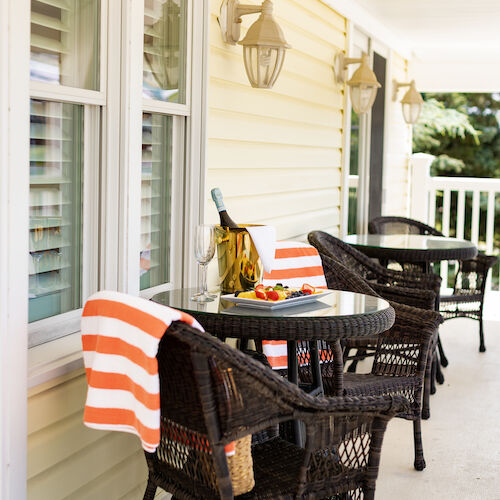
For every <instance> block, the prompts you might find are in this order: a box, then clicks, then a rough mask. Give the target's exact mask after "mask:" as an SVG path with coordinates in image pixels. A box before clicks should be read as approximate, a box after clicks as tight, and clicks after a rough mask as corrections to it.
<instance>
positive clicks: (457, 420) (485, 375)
mask: <svg viewBox="0 0 500 500" xmlns="http://www.w3.org/2000/svg"><path fill="white" fill-rule="evenodd" d="M495 295H496V294H495ZM490 305H491V303H490ZM498 305H500V301H499V302H497V307H498ZM495 317H496V318H497V320H496V321H495V320H494V319H493V318H495ZM488 318H490V319H489V320H488V321H485V341H486V349H487V351H486V352H485V353H479V351H478V346H479V333H478V332H479V323H478V322H477V321H473V320H467V319H454V320H450V321H447V322H446V323H444V324H443V325H442V326H441V329H440V333H441V339H442V341H443V344H444V346H445V350H446V354H447V357H448V360H449V362H450V363H449V365H448V367H447V368H445V369H444V370H443V372H444V375H445V379H446V380H445V383H444V385H442V386H439V385H438V388H437V392H436V394H435V395H433V396H431V418H430V419H429V420H427V421H423V422H422V436H423V445H424V454H425V459H426V462H427V468H426V469H425V470H424V471H423V472H417V471H415V470H414V469H413V427H412V423H411V422H407V421H404V420H402V419H398V418H396V419H393V420H392V421H391V422H390V423H389V426H388V429H387V432H386V434H385V438H384V444H383V447H382V458H381V464H380V473H379V479H378V481H377V490H376V498H377V499H378V500H401V499H405V500H413V499H415V500H416V499H419V500H420V499H423V498H425V499H429V500H434V499H436V500H437V499H439V500H447V499H450V500H451V499H455V498H461V499H463V500H476V499H477V500H484V499H489V500H500V425H499V423H498V422H499V418H500V319H499V318H500V313H499V312H498V311H496V314H495V313H494V311H493V309H489V310H488Z"/></svg>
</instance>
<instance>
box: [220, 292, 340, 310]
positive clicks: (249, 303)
mask: <svg viewBox="0 0 500 500" xmlns="http://www.w3.org/2000/svg"><path fill="white" fill-rule="evenodd" d="M329 293H332V292H331V291H330V290H325V291H324V292H321V293H315V294H313V295H302V296H301V297H294V298H293V299H285V300H277V301H276V302H274V301H272V300H260V299H244V298H240V297H235V296H234V293H231V294H229V295H222V296H221V299H224V300H227V301H229V302H234V303H235V304H236V305H237V306H243V307H254V308H256V309H278V308H280V307H290V306H296V305H299V304H304V303H305V302H312V301H313V300H318V299H320V298H321V297H324V296H325V295H328V294H329Z"/></svg>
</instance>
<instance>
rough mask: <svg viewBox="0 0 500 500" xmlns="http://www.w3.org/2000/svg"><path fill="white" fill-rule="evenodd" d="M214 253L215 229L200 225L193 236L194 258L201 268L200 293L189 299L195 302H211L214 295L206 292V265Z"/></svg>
mask: <svg viewBox="0 0 500 500" xmlns="http://www.w3.org/2000/svg"><path fill="white" fill-rule="evenodd" d="M214 253H215V227H214V226H211V225H208V224H200V225H198V226H197V227H196V231H195V235H194V256H195V258H196V261H197V262H198V264H199V265H200V268H201V291H200V292H199V293H197V294H195V295H193V296H192V297H191V300H195V301H196V302H212V301H213V300H214V299H215V297H216V295H211V294H209V293H208V291H207V265H208V263H209V262H210V261H211V260H212V257H213V256H214Z"/></svg>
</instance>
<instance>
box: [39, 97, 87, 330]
mask: <svg viewBox="0 0 500 500" xmlns="http://www.w3.org/2000/svg"><path fill="white" fill-rule="evenodd" d="M82 146H83V109H82V106H80V105H78V104H64V103H60V102H50V101H41V100H37V99H32V100H31V124H30V260H29V273H30V276H29V321H30V322H31V321H36V320H40V319H43V318H47V317H49V316H54V315H56V314H61V313H64V312H67V311H71V310H73V309H78V308H79V307H80V306H81V262H82V257H81V255H82V221H81V218H82V188H83V179H82V165H83V147H82Z"/></svg>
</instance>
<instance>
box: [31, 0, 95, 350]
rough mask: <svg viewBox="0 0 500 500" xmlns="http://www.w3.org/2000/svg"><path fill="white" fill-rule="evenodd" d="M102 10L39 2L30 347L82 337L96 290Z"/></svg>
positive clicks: (85, 3) (35, 14) (34, 22)
mask: <svg viewBox="0 0 500 500" xmlns="http://www.w3.org/2000/svg"><path fill="white" fill-rule="evenodd" d="M102 9H103V7H102V5H101V2H100V1H99V0H81V1H77V0H32V2H31V40H30V44H31V54H30V76H31V102H30V145H29V148H30V165H29V168H30V208H29V215H30V221H29V292H28V317H29V321H30V323H31V324H32V328H31V331H30V346H32V345H35V344H38V343H42V342H45V341H48V340H51V339H53V338H56V337H59V336H62V335H65V334H68V333H73V332H74V331H77V330H78V329H79V310H80V308H81V306H82V303H83V301H84V300H85V298H86V296H88V294H89V293H91V292H92V291H93V290H94V289H95V280H94V285H93V287H94V288H93V289H91V288H92V287H91V286H90V283H91V282H92V279H91V277H92V276H95V275H96V274H97V269H96V268H93V269H91V268H90V266H88V265H87V263H88V262H90V260H92V259H90V258H89V256H91V255H95V254H96V253H97V251H98V248H97V241H98V235H97V234H96V232H95V231H94V235H91V237H89V235H90V233H89V234H85V231H84V228H85V225H86V224H88V222H89V220H90V219H91V218H92V217H91V214H92V213H93V214H94V215H95V214H96V213H97V210H98V199H97V197H96V194H97V193H95V192H94V193H93V196H92V199H91V194H92V193H91V192H90V190H92V189H93V186H87V185H86V182H85V180H86V179H87V180H88V179H91V178H92V177H96V176H98V175H99V167H100V165H99V157H98V154H97V155H96V154H95V152H96V151H99V148H100V135H99V129H100V127H99V119H98V116H99V113H100V109H101V105H104V104H105V98H104V95H103V93H101V92H100V82H101V69H100V63H101V57H100V49H101V39H100V34H101V25H100V19H101V17H102V16H101V11H102ZM96 95H97V97H96ZM61 315H62V316H61ZM54 317H58V318H61V320H60V321H59V322H55V323H54V322H53V321H52V319H53V318H54ZM56 324H58V325H56Z"/></svg>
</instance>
